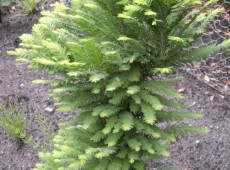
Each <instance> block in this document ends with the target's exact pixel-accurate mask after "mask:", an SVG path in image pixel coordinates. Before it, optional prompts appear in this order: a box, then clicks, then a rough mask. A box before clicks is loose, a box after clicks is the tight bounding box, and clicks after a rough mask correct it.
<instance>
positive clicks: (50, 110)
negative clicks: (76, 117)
mask: <svg viewBox="0 0 230 170" xmlns="http://www.w3.org/2000/svg"><path fill="white" fill-rule="evenodd" d="M45 111H46V112H48V113H53V112H54V108H52V107H47V108H45Z"/></svg>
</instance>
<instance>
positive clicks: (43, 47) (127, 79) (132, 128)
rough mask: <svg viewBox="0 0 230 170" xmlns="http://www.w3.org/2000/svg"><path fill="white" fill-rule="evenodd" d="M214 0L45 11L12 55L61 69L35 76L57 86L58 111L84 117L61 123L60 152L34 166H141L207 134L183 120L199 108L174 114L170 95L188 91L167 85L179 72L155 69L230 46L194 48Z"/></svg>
mask: <svg viewBox="0 0 230 170" xmlns="http://www.w3.org/2000/svg"><path fill="white" fill-rule="evenodd" d="M213 3H215V1H213V0H212V1H208V2H206V3H204V4H203V7H202V8H201V9H199V11H198V10H196V9H194V7H195V6H196V5H200V4H202V1H200V0H195V1H191V0H72V1H71V8H68V7H66V6H64V5H62V4H57V5H56V7H55V10H54V11H53V12H43V17H42V18H41V19H40V22H39V24H37V25H35V26H34V27H33V31H32V35H29V34H25V35H23V36H22V37H21V39H22V43H21V44H20V46H21V48H19V49H16V50H15V51H14V52H10V54H12V55H17V59H18V60H19V61H24V62H27V63H28V64H29V65H30V68H31V69H39V70H40V69H41V70H46V71H48V72H49V73H51V74H60V75H62V76H61V77H62V78H61V79H55V80H37V81H36V83H45V84H50V85H52V86H53V88H54V92H53V94H52V97H53V98H54V99H56V101H57V103H56V104H57V105H58V106H59V110H60V111H70V110H74V109H76V108H79V109H81V114H80V115H79V116H78V117H77V118H74V119H73V120H71V121H69V122H65V123H62V124H61V125H60V131H59V133H58V135H56V136H55V137H54V140H53V142H54V150H53V151H52V152H51V153H40V154H39V156H40V158H41V159H42V160H43V162H42V163H40V164H37V166H36V169H41V170H44V169H49V170H57V169H58V170H73V169H85V170H92V169H97V170H103V169H104V170H129V169H136V170H141V169H144V168H145V164H146V162H145V160H149V159H151V160H159V158H161V157H162V156H169V155H170V152H169V149H168V146H169V144H170V143H171V142H175V141H176V139H177V138H179V137H181V136H184V135H189V134H194V133H201V134H202V133H204V134H205V133H207V130H206V129H201V128H198V127H191V126H187V125H184V124H183V122H182V121H183V120H185V119H198V118H201V117H202V115H200V114H194V113H188V112H181V111H178V109H183V108H185V106H183V105H181V104H177V103H175V102H174V101H173V98H175V99H183V98H184V96H183V95H182V94H181V93H178V92H177V91H175V90H173V89H171V88H170V87H169V86H168V83H171V82H175V81H178V80H180V79H181V77H178V78H171V79H166V80H159V79H157V78H156V77H155V75H159V74H161V73H170V72H171V67H175V66H181V65H183V64H185V63H188V62H192V61H194V60H198V59H202V58H205V57H207V56H208V55H210V54H213V53H215V52H217V51H219V50H223V49H226V48H229V46H230V41H229V40H226V41H224V42H222V43H220V44H212V45H205V46H203V47H201V48H199V49H190V50H188V47H190V46H192V45H193V44H194V43H195V42H196V40H197V39H198V38H199V36H201V35H202V33H203V32H204V31H205V27H206V26H207V25H208V24H209V23H210V21H211V20H212V19H213V18H214V16H215V14H216V12H209V11H208V10H206V8H207V7H209V5H211V4H213ZM221 10H222V9H218V12H219V11H221ZM206 15H208V17H207V16H206ZM167 110H170V112H169V111H167ZM171 122H176V123H175V125H174V126H172V123H171Z"/></svg>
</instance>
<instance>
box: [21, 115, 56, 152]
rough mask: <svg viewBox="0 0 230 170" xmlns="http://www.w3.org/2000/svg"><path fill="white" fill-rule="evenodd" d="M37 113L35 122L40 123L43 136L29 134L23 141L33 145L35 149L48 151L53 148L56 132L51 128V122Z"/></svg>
mask: <svg viewBox="0 0 230 170" xmlns="http://www.w3.org/2000/svg"><path fill="white" fill-rule="evenodd" d="M35 113H36V119H35V122H34V123H38V126H39V129H38V130H39V132H40V135H42V138H41V136H36V135H32V134H30V135H27V136H26V138H25V139H24V140H23V142H24V143H25V144H26V145H28V146H29V147H31V148H32V149H33V150H34V151H36V152H38V151H44V152H48V151H51V150H52V149H53V142H52V139H53V137H54V133H53V132H52V129H51V124H50V122H48V120H47V119H46V118H45V117H44V116H43V115H42V114H41V113H40V112H37V111H36V112H35Z"/></svg>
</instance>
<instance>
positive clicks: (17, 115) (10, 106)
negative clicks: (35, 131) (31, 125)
mask: <svg viewBox="0 0 230 170" xmlns="http://www.w3.org/2000/svg"><path fill="white" fill-rule="evenodd" d="M23 109H24V108H21V107H20V106H16V105H15V104H14V103H12V102H10V101H9V102H8V103H7V106H3V105H2V104H0V126H1V127H2V128H3V129H4V130H5V132H6V133H7V134H8V135H9V136H10V137H11V138H12V139H13V140H14V141H16V142H18V143H23V142H24V140H25V138H26V129H27V119H26V113H25V110H23Z"/></svg>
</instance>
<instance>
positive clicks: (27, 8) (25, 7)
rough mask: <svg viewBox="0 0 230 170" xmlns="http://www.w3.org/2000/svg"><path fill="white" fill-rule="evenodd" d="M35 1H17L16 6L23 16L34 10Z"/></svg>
mask: <svg viewBox="0 0 230 170" xmlns="http://www.w3.org/2000/svg"><path fill="white" fill-rule="evenodd" d="M37 3H38V1H37V0H18V5H19V7H20V8H21V9H22V12H23V13H24V14H25V15H28V14H30V13H33V12H34V11H35V10H36V6H37Z"/></svg>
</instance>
